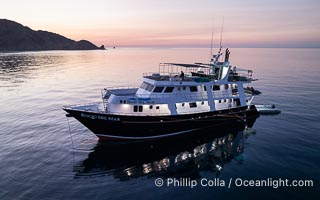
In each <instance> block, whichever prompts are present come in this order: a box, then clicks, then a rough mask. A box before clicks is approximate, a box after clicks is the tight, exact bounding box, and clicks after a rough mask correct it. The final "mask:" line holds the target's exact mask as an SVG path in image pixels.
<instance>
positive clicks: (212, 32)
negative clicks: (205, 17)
mask: <svg viewBox="0 0 320 200" xmlns="http://www.w3.org/2000/svg"><path fill="white" fill-rule="evenodd" d="M212 48H213V24H212V33H211V48H210V57H211V56H212Z"/></svg>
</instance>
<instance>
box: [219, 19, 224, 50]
mask: <svg viewBox="0 0 320 200" xmlns="http://www.w3.org/2000/svg"><path fill="white" fill-rule="evenodd" d="M223 25H224V17H223V18H222V27H221V35H220V49H221V48H222V46H221V45H222V33H223Z"/></svg>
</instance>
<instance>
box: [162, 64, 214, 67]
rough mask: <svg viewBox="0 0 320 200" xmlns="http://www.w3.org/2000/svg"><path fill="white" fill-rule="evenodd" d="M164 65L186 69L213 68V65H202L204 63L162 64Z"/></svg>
mask: <svg viewBox="0 0 320 200" xmlns="http://www.w3.org/2000/svg"><path fill="white" fill-rule="evenodd" d="M161 64H164V65H175V66H180V67H185V68H199V67H200V68H210V67H209V66H213V65H211V64H202V63H195V64H185V63H161Z"/></svg>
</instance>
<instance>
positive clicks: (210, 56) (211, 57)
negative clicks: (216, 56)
mask: <svg viewBox="0 0 320 200" xmlns="http://www.w3.org/2000/svg"><path fill="white" fill-rule="evenodd" d="M212 21H213V20H212ZM213 27H214V21H213V22H212V32H211V47H210V55H209V63H211V61H212V60H213V54H212V48H213Z"/></svg>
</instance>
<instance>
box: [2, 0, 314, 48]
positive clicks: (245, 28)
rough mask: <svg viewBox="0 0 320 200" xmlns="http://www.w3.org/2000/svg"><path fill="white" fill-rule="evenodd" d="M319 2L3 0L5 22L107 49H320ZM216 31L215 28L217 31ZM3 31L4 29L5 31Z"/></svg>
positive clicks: (247, 0) (251, 0)
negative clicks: (221, 38)
mask: <svg viewBox="0 0 320 200" xmlns="http://www.w3.org/2000/svg"><path fill="white" fill-rule="evenodd" d="M319 9H320V1H319V0H281V1H280V0H261V1H259V0H220V1H217V0H192V1H191V0H183V1H182V0H181V1H180V0H179V1H178V0H77V1H71V0H70V1H66V0H55V1H49V0H28V1H24V0H20V1H19V0H1V6H0V18H5V19H9V20H13V21H16V22H19V23H21V24H23V25H25V26H29V27H30V28H32V29H34V30H48V31H51V32H55V33H59V34H61V35H64V36H66V37H69V38H71V39H74V40H80V39H87V40H90V41H91V42H93V43H95V44H96V45H102V44H104V45H107V46H113V45H116V46H204V47H205V46H210V40H211V32H212V29H213V32H214V45H218V41H219V37H220V31H221V26H222V21H223V19H224V32H223V42H224V45H225V46H230V47H320V11H319ZM212 27H213V28H212ZM0 28H1V27H0Z"/></svg>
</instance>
